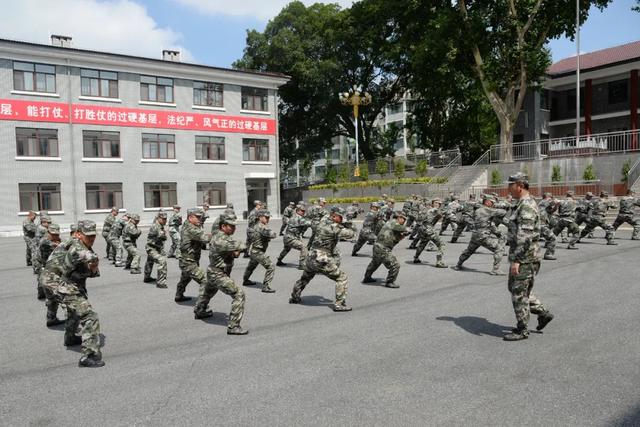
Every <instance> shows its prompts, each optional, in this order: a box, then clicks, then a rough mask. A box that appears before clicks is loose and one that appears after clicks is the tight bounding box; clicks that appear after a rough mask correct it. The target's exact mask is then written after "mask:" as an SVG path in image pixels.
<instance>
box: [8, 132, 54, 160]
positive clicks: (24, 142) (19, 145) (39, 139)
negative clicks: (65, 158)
mask: <svg viewBox="0 0 640 427" xmlns="http://www.w3.org/2000/svg"><path fill="white" fill-rule="evenodd" d="M16 153H17V155H18V156H19V157H58V130H57V129H32V128H16Z"/></svg>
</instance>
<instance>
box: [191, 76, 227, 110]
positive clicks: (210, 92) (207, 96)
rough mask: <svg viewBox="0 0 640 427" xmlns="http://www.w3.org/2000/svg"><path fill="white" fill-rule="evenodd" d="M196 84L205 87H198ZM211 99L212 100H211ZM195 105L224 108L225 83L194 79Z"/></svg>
mask: <svg viewBox="0 0 640 427" xmlns="http://www.w3.org/2000/svg"><path fill="white" fill-rule="evenodd" d="M196 85H203V87H196ZM218 89H219V90H218ZM218 95H219V96H218ZM203 97H204V101H203V100H202V99H203ZM210 100H211V101H212V102H209V101H210ZM193 105H197V106H200V107H217V108H224V85H223V84H222V83H215V82H203V81H195V80H194V82H193Z"/></svg>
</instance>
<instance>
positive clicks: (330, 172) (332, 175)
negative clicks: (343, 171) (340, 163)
mask: <svg viewBox="0 0 640 427" xmlns="http://www.w3.org/2000/svg"><path fill="white" fill-rule="evenodd" d="M325 178H326V180H327V181H328V182H329V183H331V184H335V183H336V182H337V181H338V171H337V170H336V168H335V167H333V165H330V166H329V167H327V174H326V175H325Z"/></svg>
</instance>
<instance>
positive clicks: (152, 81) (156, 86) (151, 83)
mask: <svg viewBox="0 0 640 427" xmlns="http://www.w3.org/2000/svg"><path fill="white" fill-rule="evenodd" d="M145 80H146V81H145ZM173 80H174V79H172V78H169V77H156V76H148V75H142V74H141V75H140V100H141V101H145V102H159V103H163V104H173V103H174V102H175V101H174V100H175V97H174V93H173V85H174V81H173ZM161 81H163V82H161ZM152 88H153V90H152ZM161 88H162V90H161ZM167 88H171V91H170V92H167ZM151 93H154V95H153V96H154V99H151V96H150V95H151ZM160 94H162V96H160ZM167 94H170V97H171V99H170V100H167ZM160 98H163V99H160Z"/></svg>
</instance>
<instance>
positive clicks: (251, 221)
mask: <svg viewBox="0 0 640 427" xmlns="http://www.w3.org/2000/svg"><path fill="white" fill-rule="evenodd" d="M253 204H254V206H255V207H254V208H253V209H252V210H251V212H249V215H247V239H246V240H245V242H244V244H245V246H246V249H245V251H244V257H245V258H249V249H251V240H252V239H253V227H254V226H255V225H256V223H257V222H258V217H257V216H256V213H257V212H258V210H260V209H259V207H260V202H259V201H258V200H256V201H254V202H253Z"/></svg>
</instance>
